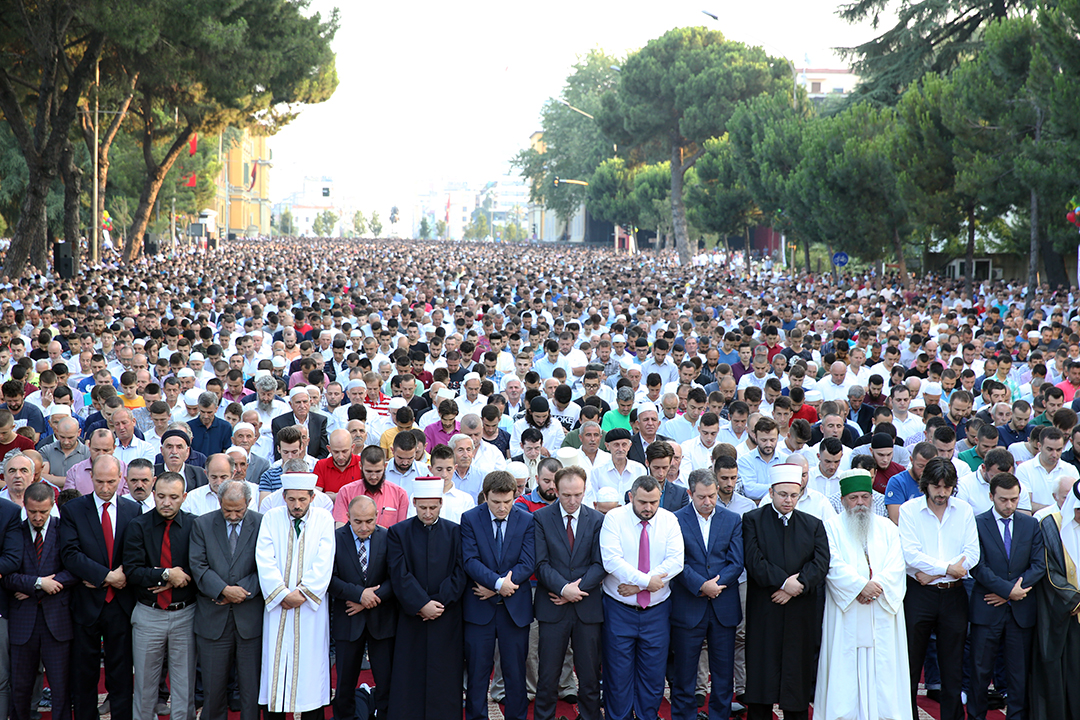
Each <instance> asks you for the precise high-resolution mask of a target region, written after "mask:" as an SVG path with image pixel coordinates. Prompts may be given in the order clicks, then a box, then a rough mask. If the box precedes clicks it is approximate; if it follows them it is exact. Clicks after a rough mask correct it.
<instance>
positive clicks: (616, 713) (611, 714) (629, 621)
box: [604, 593, 696, 720]
mask: <svg viewBox="0 0 1080 720" xmlns="http://www.w3.org/2000/svg"><path fill="white" fill-rule="evenodd" d="M670 617H671V603H670V602H668V601H666V600H665V601H664V602H661V603H658V604H656V605H652V606H650V607H648V608H645V609H644V610H643V609H641V608H640V607H638V605H636V604H634V605H627V604H626V603H623V602H620V601H618V600H616V599H615V598H613V597H611V596H610V595H608V594H607V593H605V594H604V707H605V709H606V718H607V720H630V717H631V715H635V716H637V717H639V718H654V717H656V716H657V711H658V710H659V708H660V701H661V700H662V699H663V697H664V671H665V670H666V669H667V657H668V646H669V643H670V633H669V627H670V623H669V619H670ZM695 666H696V658H695Z"/></svg>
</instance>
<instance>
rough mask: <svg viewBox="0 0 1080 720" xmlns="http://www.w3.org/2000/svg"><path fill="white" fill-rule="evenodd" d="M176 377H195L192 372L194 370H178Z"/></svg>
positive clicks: (187, 368)
mask: <svg viewBox="0 0 1080 720" xmlns="http://www.w3.org/2000/svg"><path fill="white" fill-rule="evenodd" d="M176 377H178V378H182V377H195V371H194V370H192V369H191V368H189V367H186V368H180V372H178V373H176Z"/></svg>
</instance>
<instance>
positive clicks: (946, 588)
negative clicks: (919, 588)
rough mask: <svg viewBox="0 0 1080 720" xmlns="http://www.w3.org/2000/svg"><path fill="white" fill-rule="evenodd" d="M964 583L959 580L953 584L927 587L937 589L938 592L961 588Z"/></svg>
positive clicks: (946, 583)
mask: <svg viewBox="0 0 1080 720" xmlns="http://www.w3.org/2000/svg"><path fill="white" fill-rule="evenodd" d="M962 584H963V583H961V582H960V581H959V580H953V581H952V582H943V583H937V584H936V585H927V587H932V588H937V589H938V590H952V589H953V588H954V587H960V586H961V585H962Z"/></svg>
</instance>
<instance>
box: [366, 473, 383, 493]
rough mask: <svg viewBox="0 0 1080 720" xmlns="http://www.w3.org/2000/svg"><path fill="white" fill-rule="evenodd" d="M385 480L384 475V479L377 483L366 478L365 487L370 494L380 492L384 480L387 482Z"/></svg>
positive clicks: (381, 478)
mask: <svg viewBox="0 0 1080 720" xmlns="http://www.w3.org/2000/svg"><path fill="white" fill-rule="evenodd" d="M385 479H386V476H385V475H383V476H382V477H380V478H379V479H378V480H376V481H375V482H371V481H370V480H368V479H367V478H366V477H365V478H364V487H365V488H367V490H368V492H378V491H379V488H381V487H382V485H383V480H385Z"/></svg>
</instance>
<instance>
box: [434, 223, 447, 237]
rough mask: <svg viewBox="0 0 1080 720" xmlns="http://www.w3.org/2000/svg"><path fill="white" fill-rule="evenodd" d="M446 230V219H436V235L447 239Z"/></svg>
mask: <svg viewBox="0 0 1080 720" xmlns="http://www.w3.org/2000/svg"><path fill="white" fill-rule="evenodd" d="M446 230H447V227H446V221H445V220H442V219H440V220H436V221H435V237H437V238H439V239H440V240H445V239H446Z"/></svg>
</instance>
